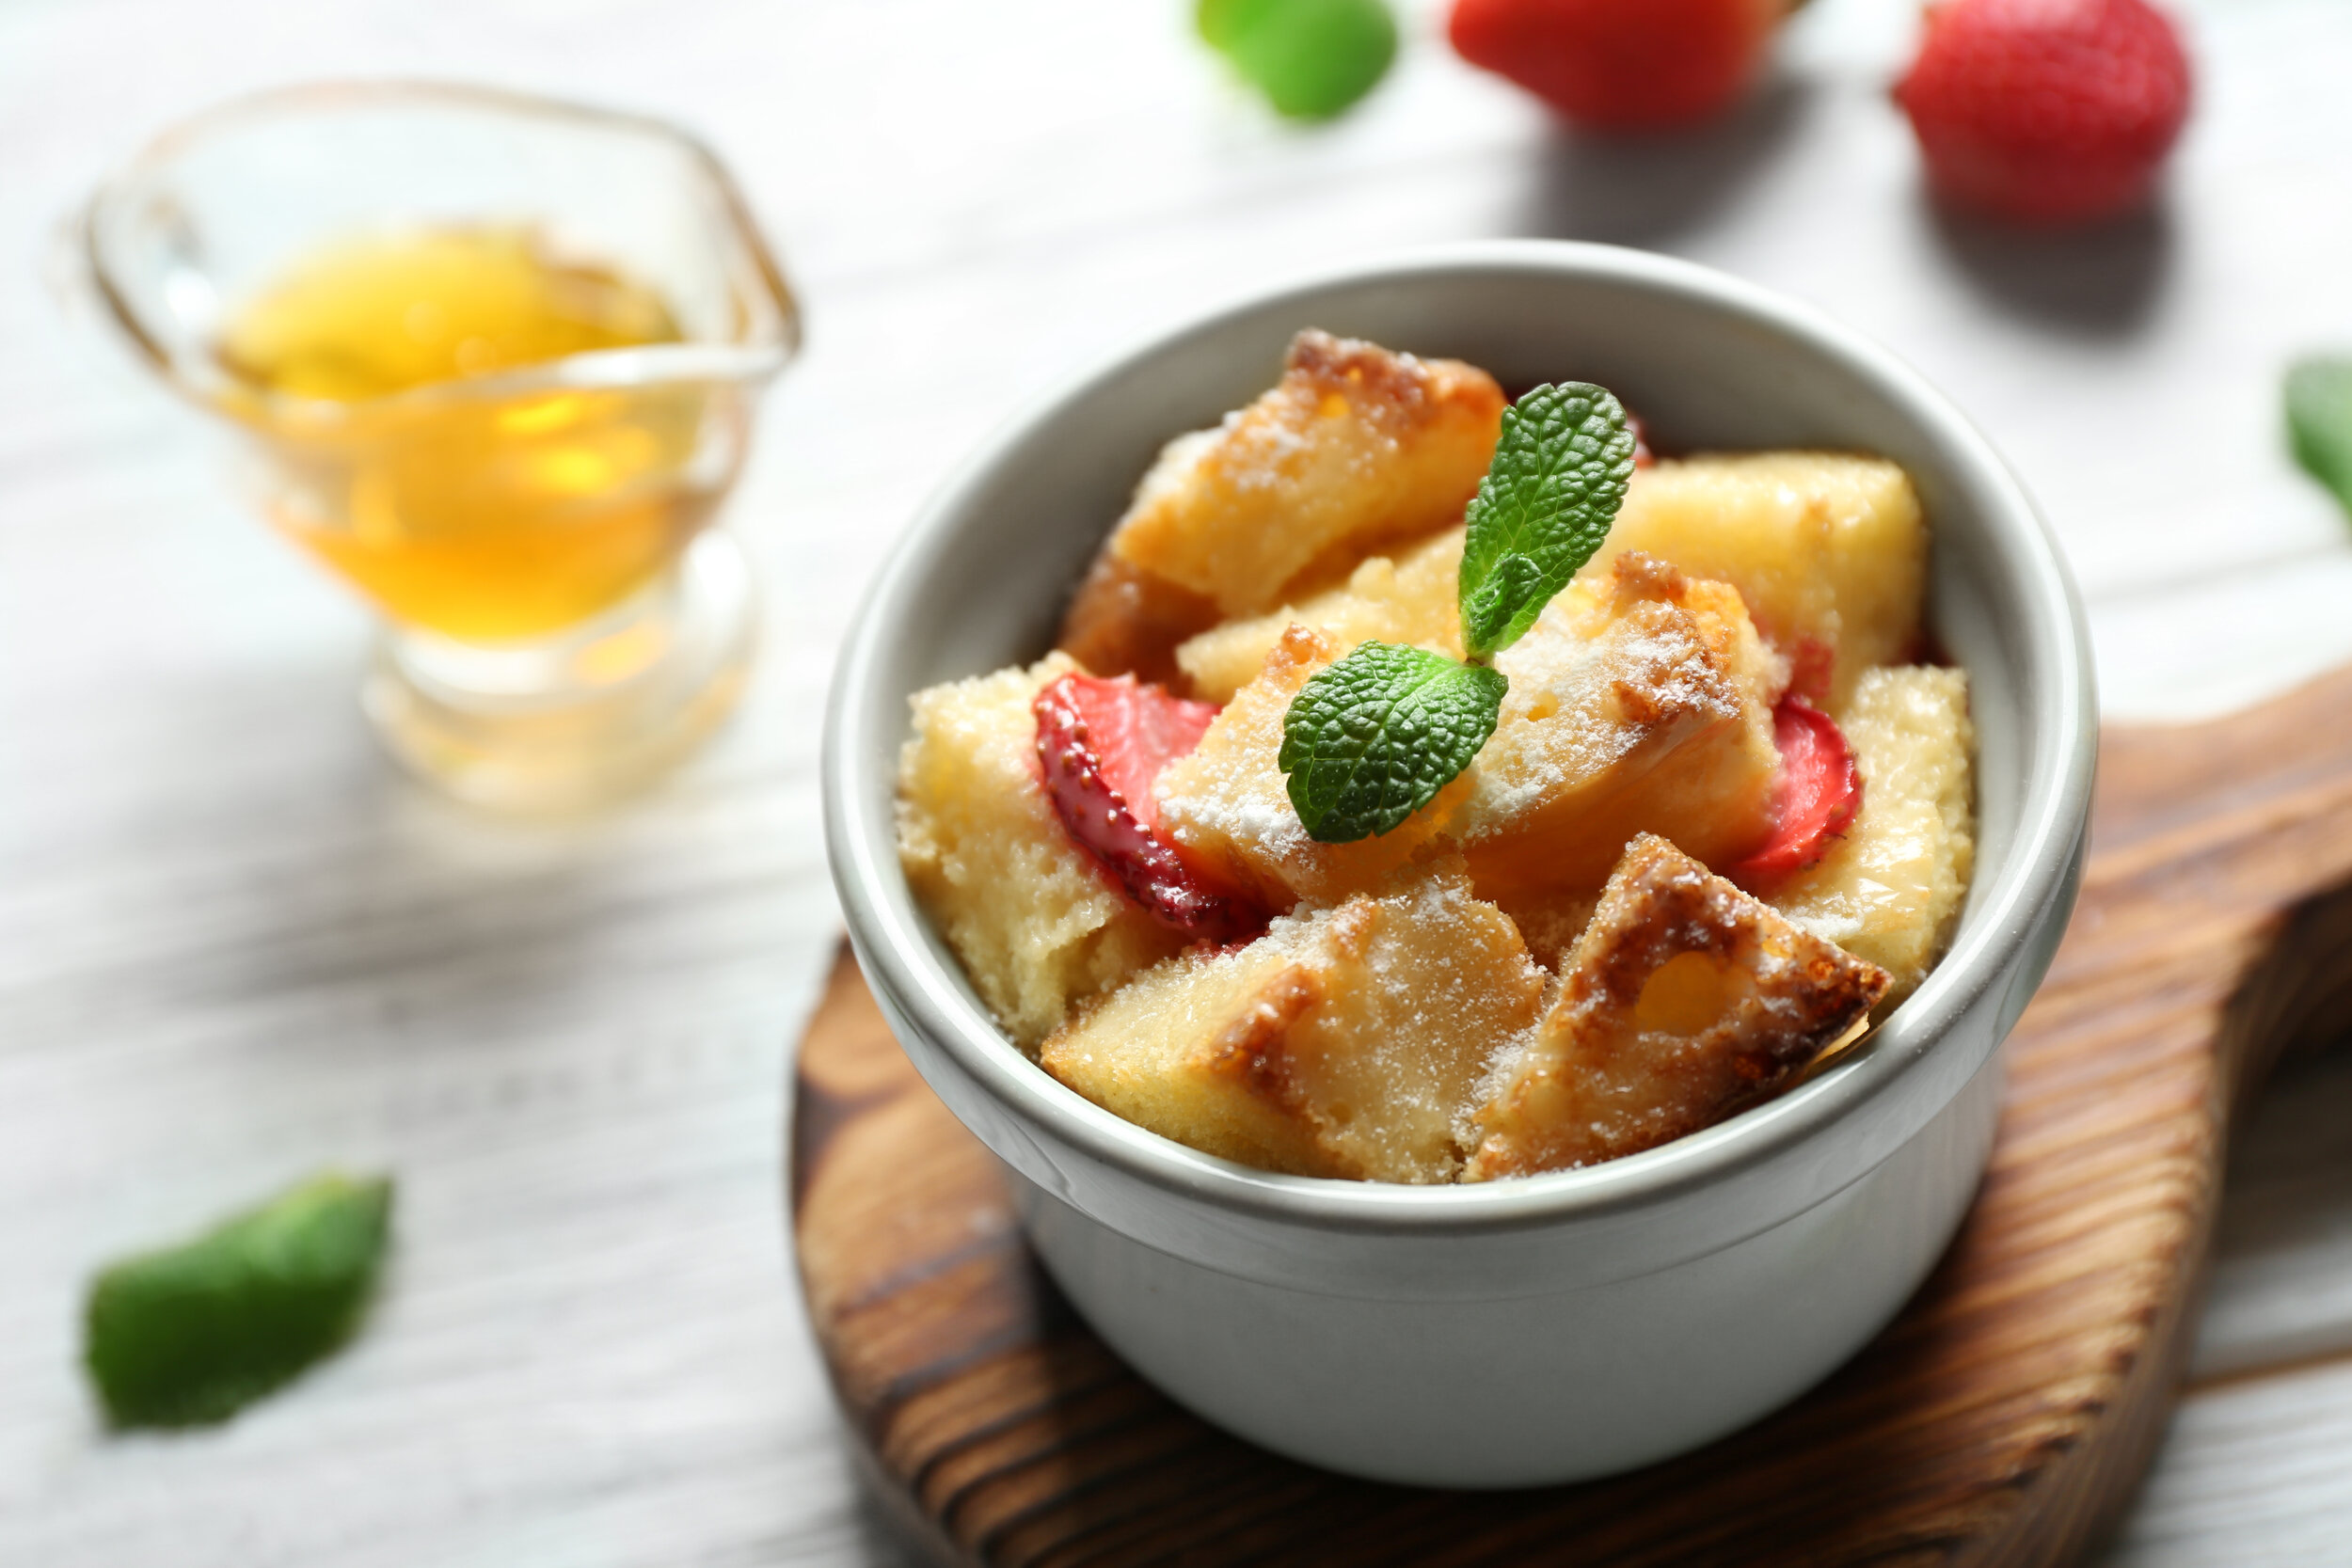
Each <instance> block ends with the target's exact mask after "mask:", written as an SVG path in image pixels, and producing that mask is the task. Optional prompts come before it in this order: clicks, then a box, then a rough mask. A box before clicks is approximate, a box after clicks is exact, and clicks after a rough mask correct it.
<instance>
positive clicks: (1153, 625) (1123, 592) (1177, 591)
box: [1054, 550, 1218, 690]
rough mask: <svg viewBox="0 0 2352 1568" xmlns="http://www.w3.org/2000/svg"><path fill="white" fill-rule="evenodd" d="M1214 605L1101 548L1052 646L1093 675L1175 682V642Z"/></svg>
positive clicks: (1197, 629)
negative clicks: (1100, 552) (1123, 676)
mask: <svg viewBox="0 0 2352 1568" xmlns="http://www.w3.org/2000/svg"><path fill="white" fill-rule="evenodd" d="M1217 618H1218V617H1217V612H1216V603H1215V602H1214V601H1213V600H1210V599H1206V598H1203V597H1202V596H1201V595H1200V594H1195V593H1193V592H1192V591H1191V590H1190V589H1187V588H1180V587H1178V586H1177V585H1176V584H1175V583H1172V582H1170V581H1168V579H1167V578H1163V577H1161V576H1159V575H1158V574H1157V573H1154V572H1150V571H1146V570H1145V569H1144V568H1143V567H1140V566H1137V565H1136V564H1135V563H1134V562H1128V561H1122V560H1120V558H1119V557H1117V556H1115V555H1113V554H1111V553H1110V552H1109V551H1108V550H1105V551H1104V552H1103V553H1102V554H1101V555H1099V556H1097V557H1096V558H1095V561H1094V565H1093V566H1092V567H1091V568H1090V569H1089V571H1088V572H1087V575H1086V580H1085V581H1084V582H1081V583H1080V584H1079V585H1078V592H1077V593H1076V594H1074V595H1073V597H1072V598H1071V601H1070V610H1069V613H1068V614H1066V615H1064V616H1063V617H1062V623H1061V631H1060V632H1059V634H1058V635H1057V636H1056V638H1055V639H1054V646H1055V647H1057V648H1058V649H1060V650H1061V651H1062V652H1063V653H1066V654H1068V655H1069V656H1070V657H1072V658H1074V659H1076V660H1077V661H1078V662H1079V663H1080V664H1083V665H1085V666H1086V668H1087V673H1089V674H1095V675H1105V676H1110V675H1133V676H1135V677H1136V679H1137V680H1142V681H1157V682H1159V683H1160V684H1161V685H1163V686H1167V687H1169V688H1171V689H1178V690H1182V689H1184V672H1183V671H1182V670H1180V669H1179V668H1177V664H1176V649H1177V646H1178V644H1180V643H1182V642H1184V641H1187V640H1188V639H1190V638H1194V637H1198V636H1199V635H1200V633H1202V632H1204V631H1207V630H1208V629H1209V628H1210V627H1212V626H1216V623H1217Z"/></svg>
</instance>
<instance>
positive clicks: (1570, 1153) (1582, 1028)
mask: <svg viewBox="0 0 2352 1568" xmlns="http://www.w3.org/2000/svg"><path fill="white" fill-rule="evenodd" d="M1886 985H1887V975H1886V973H1885V972H1884V971H1883V970H1881V969H1879V968H1877V967H1876V966H1875V965H1872V964H1868V963H1866V962H1864V961H1863V960H1862V959H1860V958H1854V957H1852V956H1851V955H1850V954H1847V953H1843V952H1840V951H1839V950H1838V949H1837V948H1836V947H1834V946H1832V945H1831V944H1830V943H1828V942H1823V941H1821V940H1820V938H1818V937H1815V936H1812V935H1809V934H1808V933H1806V932H1804V931H1803V930H1800V929H1799V928H1798V927H1795V926H1793V925H1791V924H1790V923H1789V922H1788V921H1786V920H1784V919H1782V918H1781V917H1780V916H1779V915H1778V914H1776V913H1774V912H1773V911H1772V910H1771V909H1770V908H1768V907H1767V906H1765V905H1764V904H1762V903H1760V902H1758V901H1757V900H1756V899H1754V898H1751V897H1750V896H1748V895H1746V894H1744V893H1742V892H1740V890H1739V889H1738V888H1736V887H1734V886H1732V885H1731V883H1729V882H1727V881H1725V880H1724V879H1722V878H1721V877H1716V876H1712V875H1709V874H1708V869H1707V867H1705V866H1704V865H1701V864H1700V863H1698V862H1696V861H1694V860H1692V858H1691V857H1690V856H1688V855H1686V854H1684V853H1682V852H1681V851H1680V850H1678V849H1677V848H1676V847H1674V846H1673V845H1671V844H1669V843H1667V842H1666V841H1665V840H1664V839H1662V838H1660V837H1657V836H1656V835H1655V834H1647V833H1645V834H1644V835H1643V836H1642V837H1640V838H1638V839H1636V840H1635V841H1634V842H1633V844H1632V845H1631V846H1630V847H1629V848H1628V849H1627V850H1626V853H1625V859H1624V861H1623V862H1622V863H1620V864H1619V865H1618V867H1617V869H1616V872H1615V874H1614V875H1613V876H1612V877H1611V878H1610V879H1609V885H1608V888H1607V889H1606V890H1605V891H1604V892H1603V893H1602V895H1601V901H1600V908H1599V910H1598V911H1597V912H1596V913H1595V914H1594V916H1593V922H1592V925H1591V926H1590V927H1587V928H1586V930H1585V932H1584V935H1583V938H1582V940H1581V941H1580V942H1578V943H1577V946H1576V950H1575V952H1574V953H1573V955H1571V961H1570V963H1569V965H1568V966H1567V968H1566V969H1565V971H1564V973H1563V974H1562V977H1561V983H1560V990H1559V995H1558V997H1557V999H1556V1000H1555V1001H1554V1002H1553V1003H1552V1005H1551V1006H1550V1007H1549V1010H1548V1011H1547V1012H1546V1013H1545V1015H1544V1019H1543V1022H1541V1023H1540V1024H1539V1025H1537V1027H1536V1030H1535V1033H1534V1037H1533V1038H1532V1039H1530V1040H1529V1041H1528V1042H1527V1043H1526V1044H1525V1045H1524V1046H1522V1047H1521V1048H1520V1049H1519V1050H1518V1053H1516V1054H1514V1055H1512V1056H1509V1057H1506V1058H1505V1059H1504V1061H1503V1062H1502V1064H1500V1065H1499V1066H1498V1068H1497V1069H1496V1072H1495V1076H1494V1079H1493V1080H1492V1082H1491V1083H1490V1084H1489V1085H1488V1086H1487V1092H1486V1096H1485V1102H1484V1103H1483V1104H1482V1105H1481V1107H1480V1109H1479V1110H1478V1111H1477V1113H1476V1115H1475V1117H1474V1124H1473V1127H1472V1130H1471V1132H1470V1142H1471V1144H1472V1147H1473V1148H1474V1150H1475V1152H1474V1153H1473V1154H1472V1156H1471V1158H1470V1164H1469V1166H1468V1168H1467V1169H1466V1170H1465V1172H1464V1180H1472V1181H1482V1180H1492V1179H1493V1178H1496V1177H1502V1176H1525V1175H1530V1174H1533V1173H1534V1172H1537V1171H1547V1170H1565V1169H1567V1168H1569V1167H1571V1166H1576V1165H1590V1164H1599V1163H1600V1162H1601V1161H1604V1160H1615V1159H1620V1158H1622V1157H1623V1156H1625V1155H1628V1154H1637V1153H1639V1152H1641V1151H1642V1150H1643V1149H1645V1148H1657V1147H1658V1146H1659V1145H1660V1144H1662V1143H1667V1142H1669V1141H1671V1140H1673V1139H1676V1138H1679V1137H1682V1136H1684V1135H1685V1134H1687V1133H1691V1132H1698V1131H1699V1130H1700V1129H1701V1128H1705V1127H1711V1126H1713V1125H1714V1124H1715V1123H1716V1122H1718V1121H1721V1120H1723V1119H1724V1117H1727V1116H1730V1115H1732V1114H1733V1113H1734V1112H1736V1111H1738V1110H1740V1109H1741V1108H1743V1107H1745V1106H1747V1105H1749V1104H1752V1103H1754V1102H1756V1101H1760V1100H1763V1099H1766V1098H1768V1097H1770V1096H1771V1095H1772V1094H1774V1093H1777V1092H1778V1091H1779V1090H1780V1089H1782V1088H1783V1087H1785V1086H1787V1085H1788V1083H1789V1081H1790V1080H1792V1079H1793V1078H1794V1077H1795V1076H1796V1074H1797V1073H1798V1072H1799V1071H1800V1070H1801V1069H1803V1068H1804V1066H1805V1064H1806V1063H1808V1062H1810V1061H1811V1060H1812V1059H1813V1058H1814V1057H1815V1056H1816V1055H1818V1054H1819V1053H1820V1052H1821V1051H1822V1050H1824V1049H1825V1048H1827V1047H1829V1046H1830V1045H1832V1044H1834V1043H1836V1041H1837V1040H1838V1039H1839V1038H1840V1037H1842V1036H1844V1035H1845V1034H1846V1032H1847V1031H1848V1030H1850V1029H1851V1028H1853V1027H1854V1026H1855V1025H1856V1024H1858V1023H1860V1022H1863V1021H1864V1020H1865V1019H1867V1017H1868V1016H1869V1011H1870V1008H1871V1006H1872V1005H1873V1004H1874V1003H1876V1002H1877V1001H1878V999H1879V997H1880V996H1881V995H1882V994H1883V993H1884V991H1885V990H1886Z"/></svg>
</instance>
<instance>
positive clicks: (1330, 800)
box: [1276, 642, 1509, 844]
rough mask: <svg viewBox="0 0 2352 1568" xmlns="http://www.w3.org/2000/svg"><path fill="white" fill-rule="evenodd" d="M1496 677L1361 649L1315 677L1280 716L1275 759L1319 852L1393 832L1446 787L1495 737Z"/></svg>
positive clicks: (1387, 648)
mask: <svg viewBox="0 0 2352 1568" xmlns="http://www.w3.org/2000/svg"><path fill="white" fill-rule="evenodd" d="M1508 685H1509V683H1508V682H1506V681H1505V680H1504V679H1503V677H1502V673H1500V672H1498V671H1495V670H1490V669H1487V668H1486V667H1484V666H1482V665H1473V664H1458V663H1456V662H1454V660H1453V659H1450V658H1448V657H1445V656H1444V655H1443V654H1433V653H1430V652H1427V651H1426V650H1424V649H1421V648H1407V647H1400V646H1398V645H1396V644H1394V643H1390V642H1364V643H1360V644H1359V645H1358V646H1357V647H1356V649H1355V651H1354V652H1352V653H1350V654H1349V655H1348V656H1347V657H1345V658H1343V659H1341V660H1340V661H1339V662H1338V663H1337V664H1334V665H1332V666H1330V667H1329V668H1328V669H1327V670H1323V671H1319V672H1318V673H1316V674H1315V676H1314V678H1313V679H1311V680H1310V681H1309V682H1308V683H1307V684H1306V685H1305V686H1304V687H1303V688H1301V689H1300V690H1299V693H1298V695H1297V696H1295V697H1294V698H1292V699H1291V705H1290V709H1289V711H1288V712H1286V713H1285V714H1284V715H1283V716H1282V750H1281V752H1280V754H1279V756H1278V757H1277V758H1276V761H1277V763H1278V765H1279V767H1280V768H1281V769H1282V771H1283V772H1284V773H1286V774H1288V775H1289V779H1290V798H1291V804H1292V805H1293V806H1294V807H1295V808H1296V809H1297V812H1298V819H1299V820H1300V821H1301V822H1303V823H1305V824H1306V825H1307V836H1308V837H1310V838H1312V839H1313V840H1315V841H1316V842H1317V843H1319V844H1352V843H1354V842H1356V841H1357V840H1358V839H1362V838H1370V837H1372V836H1373V835H1375V834H1376V833H1385V832H1390V831H1391V830H1392V829H1394V828H1395V827H1396V826H1397V825H1398V824H1399V823H1401V822H1403V821H1404V820H1405V819H1406V817H1408V816H1412V815H1413V813H1415V812H1417V811H1419V810H1421V808H1422V807H1423V806H1425V805H1427V804H1428V803H1429V802H1430V801H1431V800H1433V799H1435V798H1436V796H1437V793H1438V791H1439V790H1441V789H1443V788H1444V787H1445V786H1446V785H1447V784H1451V783H1453V782H1454V778H1455V776H1456V775H1458V774H1459V773H1460V772H1461V771H1462V769H1463V768H1468V767H1469V766H1470V759H1471V758H1473V757H1475V756H1477V755H1478V749H1479V748H1480V747H1482V746H1484V745H1486V737H1487V736H1491V735H1493V734H1494V733H1495V721H1496V720H1497V718H1498V717H1500V715H1501V713H1502V694H1503V692H1504V690H1505V689H1507V688H1508Z"/></svg>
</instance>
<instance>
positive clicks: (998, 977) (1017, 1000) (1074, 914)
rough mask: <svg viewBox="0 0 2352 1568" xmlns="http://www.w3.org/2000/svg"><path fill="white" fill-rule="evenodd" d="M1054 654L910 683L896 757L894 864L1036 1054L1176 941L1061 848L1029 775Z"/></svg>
mask: <svg viewBox="0 0 2352 1568" xmlns="http://www.w3.org/2000/svg"><path fill="white" fill-rule="evenodd" d="M1071 669H1073V665H1072V663H1071V661H1070V660H1069V659H1068V658H1066V657H1063V656H1061V655H1059V654H1055V655H1050V656H1048V657H1046V658H1045V660H1044V661H1043V662H1041V663H1040V664H1037V665H1035V666H1032V667H1031V668H1029V669H1027V670H1000V671H998V672H997V673H994V674H993V675H980V676H976V677H975V678H973V679H971V680H962V681H955V682H952V683H950V684H948V685H946V686H934V687H932V688H930V689H929V690H925V691H918V692H916V693H915V694H914V698H913V699H912V702H913V706H914V738H912V739H910V740H909V741H908V742H907V743H906V747H905V749H904V750H903V751H902V752H900V753H899V759H898V859H899V863H901V864H902V865H904V866H905V867H906V874H907V880H908V881H909V882H910V883H912V884H913V885H914V895H915V896H916V897H917V898H918V899H920V900H921V901H922V904H923V908H924V910H925V911H926V912H928V913H929V914H930V917H931V920H932V921H933V923H934V924H936V925H937V926H938V927H939V930H940V934H941V935H943V936H944V937H946V939H947V945H948V946H949V947H951V948H953V949H954V950H955V954H956V957H957V958H960V959H961V960H962V962H963V972H964V973H965V974H967V975H969V976H971V979H972V985H973V989H974V990H977V991H978V992H979V993H980V1000H981V1001H983V1002H985V1003H987V1004H988V1007H989V1010H990V1011H992V1012H993V1013H994V1014H995V1015H996V1021H997V1022H999V1023H1001V1024H1003V1025H1004V1027H1005V1032H1006V1033H1007V1034H1009V1035H1010V1036H1011V1037H1013V1038H1014V1039H1015V1040H1016V1041H1018V1042H1019V1043H1020V1044H1021V1046H1022V1048H1023V1049H1025V1050H1034V1049H1035V1048H1036V1046H1037V1043H1038V1042H1039V1041H1040V1040H1041V1039H1043V1038H1044V1037H1046V1035H1047V1034H1048V1033H1050V1032H1051V1031H1052V1030H1053V1029H1054V1027H1055V1026H1056V1025H1057V1024H1058V1023H1060V1022H1061V1021H1062V1018H1063V1016H1064V1015H1065V1014H1066V1013H1067V1012H1068V1011H1069V1009H1070V1005H1071V1003H1072V1002H1073V1001H1075V1000H1077V999H1078V998H1080V997H1084V996H1091V995H1093V994H1095V993H1096V992H1098V991H1102V990H1108V989H1109V988H1111V987H1113V986H1115V985H1117V984H1119V983H1120V981H1121V980H1124V979H1125V978H1126V977H1127V976H1128V975H1130V974H1134V973H1135V972H1136V971H1137V970H1139V969H1142V968H1144V967H1145V966H1147V965H1149V964H1152V963H1155V962H1157V961H1159V960H1160V959H1162V958H1167V957H1168V955H1169V954H1171V953H1174V952H1175V951H1176V950H1177V949H1178V948H1180V947H1181V946H1183V945H1184V943H1183V939H1182V938H1180V937H1179V936H1177V934H1176V933H1174V932H1172V931H1169V930H1168V929H1166V928H1164V927H1161V926H1160V925H1159V924H1158V923H1157V922H1155V921H1153V920H1152V917H1151V916H1149V915H1147V914H1145V913H1144V912H1143V911H1142V910H1140V909H1139V908H1137V907H1136V904H1135V902H1134V901H1133V900H1132V899H1130V898H1129V897H1128V896H1127V895H1126V894H1125V893H1124V892H1123V891H1122V890H1121V889H1120V887H1119V885H1118V884H1117V883H1116V882H1115V881H1113V880H1112V879H1111V878H1110V876H1109V874H1108V873H1107V872H1105V871H1104V870H1103V868H1102V866H1101V865H1100V864H1098V863H1096V862H1095V861H1094V859H1093V858H1092V857H1091V856H1089V854H1088V853H1087V852H1086V851H1085V850H1083V849H1081V848H1079V847H1077V846H1076V845H1075V844H1073V843H1072V842H1071V839H1070V835H1069V833H1068V832H1065V831H1064V830H1063V828H1062V824H1061V819H1060V818H1059V817H1058V816H1056V815H1055V814H1054V807H1053V803H1052V802H1051V801H1050V800H1047V799H1046V797H1045V791H1044V789H1043V788H1042V787H1041V785H1040V784H1039V783H1038V773H1037V749H1036V741H1037V721H1036V718H1035V717H1034V715H1033V714H1032V713H1031V711H1030V707H1029V705H1030V703H1031V702H1032V701H1034V700H1035V698H1036V696H1037V694H1038V691H1039V690H1040V689H1041V688H1042V687H1043V686H1045V684H1046V683H1047V682H1049V681H1052V680H1054V679H1056V678H1057V677H1058V676H1060V675H1062V674H1064V673H1067V672H1069V671H1070V670H1071Z"/></svg>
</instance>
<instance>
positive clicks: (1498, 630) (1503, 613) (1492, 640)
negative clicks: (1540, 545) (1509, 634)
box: [1462, 555, 1544, 651]
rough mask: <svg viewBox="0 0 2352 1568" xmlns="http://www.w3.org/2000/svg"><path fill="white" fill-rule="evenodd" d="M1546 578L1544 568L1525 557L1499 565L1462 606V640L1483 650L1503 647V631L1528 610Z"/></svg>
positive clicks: (1508, 557) (1509, 557)
mask: <svg viewBox="0 0 2352 1568" xmlns="http://www.w3.org/2000/svg"><path fill="white" fill-rule="evenodd" d="M1543 576H1544V569H1543V568H1542V567H1540V566H1538V565H1536V564H1535V563H1534V562H1532V561H1530V560H1528V559H1527V557H1525V556H1523V555H1506V556H1504V557H1503V558H1502V560H1500V561H1498V562H1495V563H1494V565H1493V567H1492V568H1490V569H1489V570H1488V571H1487V573H1486V582H1485V583H1483V584H1482V585H1480V587H1479V590H1478V592H1477V593H1476V594H1473V595H1471V596H1470V598H1469V599H1468V600H1466V601H1465V602H1464V603H1463V605H1462V641H1464V642H1465V643H1466V644H1468V645H1469V646H1470V647H1471V648H1473V649H1478V650H1481V651H1488V650H1492V649H1494V648H1497V647H1500V646H1502V643H1501V641H1499V640H1500V639H1501V638H1502V633H1503V629H1504V628H1505V627H1506V626H1509V625H1510V624H1511V622H1512V621H1513V620H1514V619H1515V618H1516V617H1517V616H1518V612H1519V611H1520V610H1523V609H1525V608H1526V607H1527V601H1528V600H1529V599H1531V598H1533V597H1534V594H1535V589H1536V587H1537V585H1538V584H1540V583H1541V582H1542V581H1543ZM1536 608H1537V609H1539V610H1540V609H1541V608H1542V607H1541V606H1540V605H1539V606H1537V607H1536Z"/></svg>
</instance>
